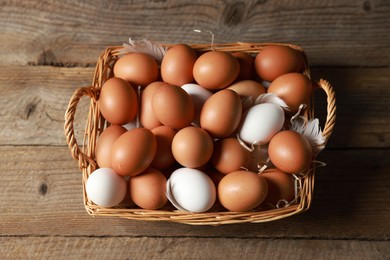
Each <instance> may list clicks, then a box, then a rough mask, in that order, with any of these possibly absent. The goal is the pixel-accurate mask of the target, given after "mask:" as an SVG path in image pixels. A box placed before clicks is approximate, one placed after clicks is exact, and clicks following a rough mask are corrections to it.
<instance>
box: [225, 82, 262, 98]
mask: <svg viewBox="0 0 390 260" xmlns="http://www.w3.org/2000/svg"><path fill="white" fill-rule="evenodd" d="M227 89H230V90H233V91H234V92H236V93H237V94H238V95H239V96H241V97H254V98H256V97H258V96H259V95H261V94H264V93H265V92H266V90H265V88H264V87H263V85H261V84H260V83H259V82H257V81H254V80H249V79H248V80H241V81H238V82H236V83H233V84H232V85H230V86H229V87H228V88H227Z"/></svg>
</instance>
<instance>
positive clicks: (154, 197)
mask: <svg viewBox="0 0 390 260" xmlns="http://www.w3.org/2000/svg"><path fill="white" fill-rule="evenodd" d="M166 183H167V179H166V178H165V176H164V174H162V173H161V172H160V171H158V170H156V169H153V168H147V169H146V170H145V171H143V172H142V173H141V174H138V175H137V176H133V177H131V178H130V180H129V187H130V196H131V199H132V201H133V202H134V203H135V204H136V205H137V206H138V207H140V208H143V209H159V208H161V207H163V206H164V205H165V203H167V197H166V195H165V190H166Z"/></svg>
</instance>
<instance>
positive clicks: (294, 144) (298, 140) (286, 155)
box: [268, 130, 312, 174]
mask: <svg viewBox="0 0 390 260" xmlns="http://www.w3.org/2000/svg"><path fill="white" fill-rule="evenodd" d="M268 155H269V158H270V160H271V161H272V163H273V164H274V165H275V167H277V168H278V169H279V170H281V171H283V172H286V173H290V174H296V173H300V172H303V171H305V170H307V169H308V168H309V167H310V163H311V161H312V149H311V146H310V143H309V141H308V140H307V139H306V138H305V137H304V136H302V135H301V134H299V133H297V132H294V131H291V130H284V131H281V132H279V133H277V134H276V135H274V136H273V137H272V139H271V141H270V142H269V145H268Z"/></svg>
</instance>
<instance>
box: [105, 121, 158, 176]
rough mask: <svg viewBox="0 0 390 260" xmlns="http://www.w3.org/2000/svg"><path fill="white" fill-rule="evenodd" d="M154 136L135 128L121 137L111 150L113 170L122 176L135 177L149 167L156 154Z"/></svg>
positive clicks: (144, 130)
mask: <svg viewBox="0 0 390 260" xmlns="http://www.w3.org/2000/svg"><path fill="white" fill-rule="evenodd" d="M156 148H157V142H156V138H155V137H154V134H153V133H152V132H151V131H150V130H148V129H146V128H135V129H133V130H130V131H128V132H126V133H124V134H123V135H121V136H120V137H119V138H118V139H117V140H116V141H115V142H114V144H113V145H112V148H111V165H112V169H113V170H114V171H115V172H116V173H118V174H120V175H124V176H126V175H130V176H135V175H137V174H140V173H141V172H143V171H144V170H145V169H146V168H148V167H149V165H150V164H151V162H152V161H153V158H154V156H155V154H156Z"/></svg>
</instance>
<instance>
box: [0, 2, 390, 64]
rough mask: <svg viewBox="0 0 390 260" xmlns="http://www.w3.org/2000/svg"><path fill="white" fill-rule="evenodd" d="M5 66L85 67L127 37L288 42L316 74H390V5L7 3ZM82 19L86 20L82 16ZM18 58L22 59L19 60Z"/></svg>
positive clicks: (1, 32)
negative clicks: (325, 69) (327, 70)
mask: <svg viewBox="0 0 390 260" xmlns="http://www.w3.org/2000/svg"><path fill="white" fill-rule="evenodd" d="M0 12H1V13H2V14H3V15H2V16H1V17H0V42H1V43H2V48H1V49H0V64H19V65H25V64H39V65H57V66H87V65H91V64H94V62H95V61H96V57H97V56H98V54H99V53H100V52H101V50H103V49H104V48H105V46H110V45H120V44H121V43H122V42H124V41H127V39H128V37H130V36H131V37H133V38H135V39H142V38H146V39H151V40H155V41H160V42H168V43H177V42H186V43H200V42H202V43H204V42H209V41H210V36H209V34H208V33H205V34H204V35H199V34H196V33H194V32H193V30H194V29H202V30H205V31H206V30H210V31H212V32H213V33H214V34H215V39H216V42H236V41H248V42H289V43H294V44H297V45H300V46H302V47H303V48H304V49H305V50H306V51H307V53H308V55H309V57H310V60H311V63H312V64H313V65H316V66H322V65H326V66H334V65H336V66H375V67H377V66H388V65H389V64H390V48H389V47H390V43H389V38H390V29H389V28H390V15H389V14H390V3H389V2H388V1H383V0H382V1H381V0H372V1H348V0H343V1H336V0H332V1H326V2H323V1H320V2H318V1H309V2H308V1H305V0H300V1H291V0H283V1H277V2H275V1H240V2H236V1H230V0H229V1H196V2H194V1H177V0H166V1H146V2H145V1H142V0H137V1H131V2H110V3H106V2H105V1H99V2H96V1H74V0H69V1H60V2H58V1H53V0H50V1H45V2H42V1H37V0H36V1H28V2H26V1H24V2H21V1H12V0H7V1H3V3H2V4H1V6H0ZM80 13H82V15H80ZM15 54H17V55H15Z"/></svg>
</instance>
